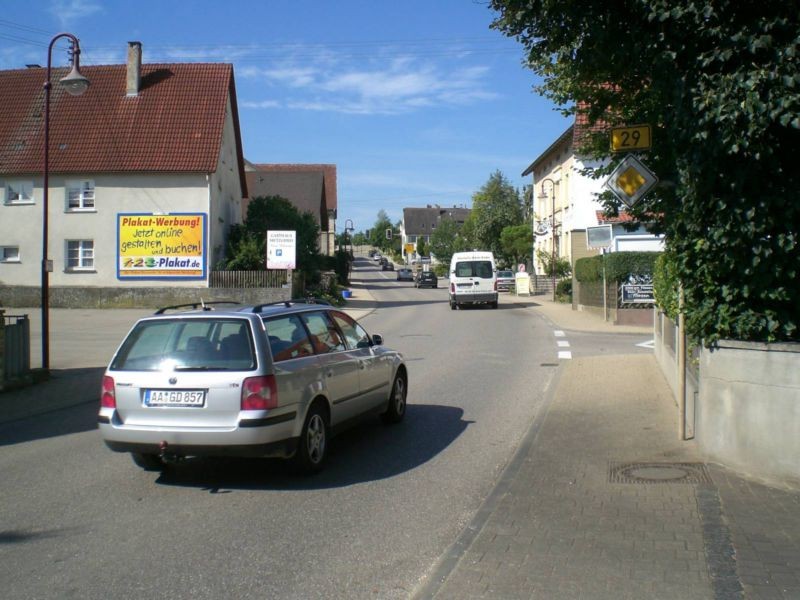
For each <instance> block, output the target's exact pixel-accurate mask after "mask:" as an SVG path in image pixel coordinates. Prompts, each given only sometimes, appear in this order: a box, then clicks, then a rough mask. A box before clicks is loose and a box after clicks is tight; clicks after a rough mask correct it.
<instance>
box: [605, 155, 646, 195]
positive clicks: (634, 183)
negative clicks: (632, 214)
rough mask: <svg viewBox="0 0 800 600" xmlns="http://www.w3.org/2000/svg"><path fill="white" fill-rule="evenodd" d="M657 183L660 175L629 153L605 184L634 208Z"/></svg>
mask: <svg viewBox="0 0 800 600" xmlns="http://www.w3.org/2000/svg"><path fill="white" fill-rule="evenodd" d="M656 183H658V177H656V176H655V175H654V174H653V172H652V171H651V170H650V169H648V168H647V167H646V166H645V165H644V163H642V161H640V160H639V159H638V158H636V157H635V156H634V155H633V154H629V155H628V156H626V157H625V158H624V159H623V160H622V162H621V163H620V164H619V165H617V168H616V169H614V172H613V173H611V175H610V176H609V178H608V179H607V180H606V182H605V184H604V186H605V187H606V188H607V189H609V190H611V191H612V192H614V194H615V195H616V196H617V198H619V199H620V200H621V201H622V202H623V203H624V204H625V205H626V206H627V207H628V208H632V207H633V205H634V204H636V203H637V202H638V201H639V200H641V199H642V197H644V195H645V194H647V192H649V191H650V190H651V189H652V188H653V186H654V185H655V184H656Z"/></svg>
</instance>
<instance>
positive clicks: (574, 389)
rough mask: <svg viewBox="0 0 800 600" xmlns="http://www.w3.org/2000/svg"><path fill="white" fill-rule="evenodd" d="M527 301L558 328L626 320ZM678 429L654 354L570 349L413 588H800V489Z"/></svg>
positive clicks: (530, 594) (793, 591)
mask: <svg viewBox="0 0 800 600" xmlns="http://www.w3.org/2000/svg"><path fill="white" fill-rule="evenodd" d="M519 302H521V303H523V304H526V305H528V306H530V307H531V309H532V310H533V311H535V312H536V313H538V314H540V315H541V316H542V317H544V318H546V319H548V320H549V321H550V322H551V323H553V324H554V325H556V326H557V327H560V328H562V329H566V330H576V331H607V332H611V331H622V328H617V327H615V326H614V325H611V324H608V323H605V322H603V320H602V319H600V318H598V317H595V316H594V315H590V314H587V313H578V312H576V311H572V310H571V307H569V306H568V305H561V304H556V303H553V302H552V301H548V300H547V299H545V298H542V297H540V296H533V297H531V298H530V299H528V298H520V299H519ZM626 329H627V328H626ZM634 329H635V331H636V332H645V331H649V329H647V328H634ZM677 431H678V423H677V407H676V406H675V402H674V400H673V398H672V395H671V392H670V390H669V387H668V386H667V384H666V382H665V380H664V378H663V376H662V374H661V372H660V371H659V369H658V367H657V365H656V362H655V359H654V357H652V356H649V355H630V356H625V357H624V358H623V357H620V356H610V357H605V356H604V357H592V358H580V359H574V360H572V361H565V362H564V363H562V366H561V367H560V371H559V374H558V375H557V376H556V381H555V382H554V384H553V385H552V387H551V389H550V393H549V397H548V399H547V401H546V405H545V407H544V408H543V409H542V414H540V415H539V416H538V417H537V418H536V421H535V422H534V424H533V426H532V429H531V430H530V431H529V433H528V434H527V436H526V438H525V440H524V441H523V443H522V445H521V447H520V449H519V451H518V453H517V455H516V456H515V458H514V459H513V460H512V462H511V463H510V464H509V465H508V467H507V469H506V471H505V473H504V474H503V476H502V477H501V479H500V481H499V482H498V484H497V486H496V488H495V490H494V492H493V493H492V494H491V496H490V497H489V498H488V499H487V500H486V502H485V503H484V505H483V506H482V507H481V509H480V510H479V511H478V514H477V515H476V517H475V518H474V520H473V522H472V523H470V524H469V525H468V527H467V528H466V529H465V530H464V532H463V533H462V535H461V537H460V538H459V539H458V540H457V541H456V542H455V544H454V545H453V546H452V547H451V548H450V550H449V552H448V553H447V554H446V555H445V556H444V557H443V558H442V560H441V561H440V563H439V564H438V565H437V566H435V567H434V570H433V572H432V573H431V574H430V576H429V577H428V579H427V581H426V582H424V583H423V585H422V587H421V588H420V589H419V590H418V591H417V593H416V595H415V598H418V599H422V598H426V599H427V598H436V599H437V600H441V599H451V598H452V599H456V598H459V599H461V598H504V599H505V598H508V599H516V598H542V599H551V598H552V599H558V600H560V599H570V598H576V599H577V598H580V599H597V600H602V599H604V598H608V599H614V600H617V599H622V598H630V599H640V598H641V599H651V598H665V599H670V600H673V599H677V598H680V599H694V598H697V599H701V598H714V599H728V598H732V599H736V598H757V599H760V598H764V599H768V598H770V599H771V598H782V599H789V598H793V599H797V598H800V491H798V490H788V489H786V490H784V489H777V488H774V487H768V486H764V485H761V484H759V483H757V482H755V481H751V480H747V479H743V478H741V477H739V476H738V475H737V474H736V473H733V472H730V471H728V470H726V469H725V468H723V467H721V466H719V465H712V464H704V463H703V460H702V457H701V456H700V455H699V453H698V450H697V448H696V446H695V444H694V443H692V442H684V441H679V439H678V435H677Z"/></svg>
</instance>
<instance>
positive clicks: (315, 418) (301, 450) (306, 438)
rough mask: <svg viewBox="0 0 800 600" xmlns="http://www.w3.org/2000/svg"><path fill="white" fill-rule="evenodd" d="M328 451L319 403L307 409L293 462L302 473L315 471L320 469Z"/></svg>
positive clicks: (324, 424)
mask: <svg viewBox="0 0 800 600" xmlns="http://www.w3.org/2000/svg"><path fill="white" fill-rule="evenodd" d="M327 451H328V425H327V423H326V422H325V415H324V413H323V411H322V409H321V408H320V406H319V404H315V405H314V406H312V407H311V408H310V409H309V411H308V416H307V417H306V422H305V424H304V425H303V431H302V433H301V434H300V446H299V447H298V448H297V454H295V464H296V466H297V468H298V470H299V471H300V472H302V473H316V472H317V471H319V470H321V469H322V464H323V463H324V461H325V457H326V456H327Z"/></svg>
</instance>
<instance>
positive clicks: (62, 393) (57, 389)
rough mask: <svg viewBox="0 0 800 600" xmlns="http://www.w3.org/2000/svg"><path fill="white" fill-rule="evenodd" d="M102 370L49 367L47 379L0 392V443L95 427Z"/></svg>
mask: <svg viewBox="0 0 800 600" xmlns="http://www.w3.org/2000/svg"><path fill="white" fill-rule="evenodd" d="M104 372H105V368H104V367H96V368H86V369H63V370H57V371H52V372H51V375H50V379H49V380H47V381H44V382H42V383H37V384H35V385H32V386H29V387H26V388H22V389H18V390H12V391H8V392H4V393H2V394H0V405H2V406H0V413H2V414H0V417H2V422H1V423H0V446H8V445H11V444H20V443H23V442H30V441H33V440H40V439H45V438H51V437H57V436H60V435H69V434H71V433H79V432H82V431H90V430H92V429H96V428H97V409H98V406H99V402H100V384H101V382H102V381H103V373H104Z"/></svg>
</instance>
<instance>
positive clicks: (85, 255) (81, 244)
mask: <svg viewBox="0 0 800 600" xmlns="http://www.w3.org/2000/svg"><path fill="white" fill-rule="evenodd" d="M93 269H94V240H67V270H68V271H85V270H93Z"/></svg>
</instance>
